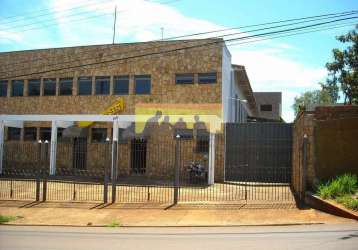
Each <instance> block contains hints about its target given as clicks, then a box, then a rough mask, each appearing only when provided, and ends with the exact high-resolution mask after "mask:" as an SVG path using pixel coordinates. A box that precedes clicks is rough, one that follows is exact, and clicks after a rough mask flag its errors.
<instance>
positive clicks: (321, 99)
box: [292, 84, 335, 115]
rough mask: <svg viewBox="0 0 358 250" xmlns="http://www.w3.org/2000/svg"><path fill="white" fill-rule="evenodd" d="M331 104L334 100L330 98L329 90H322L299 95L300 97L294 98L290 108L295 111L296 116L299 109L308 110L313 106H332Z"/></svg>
mask: <svg viewBox="0 0 358 250" xmlns="http://www.w3.org/2000/svg"><path fill="white" fill-rule="evenodd" d="M321 86H322V84H321ZM333 103H335V100H334V98H333V97H332V95H331V93H330V92H329V90H327V89H325V88H322V89H321V90H313V91H307V92H304V93H303V94H301V95H300V96H296V97H295V102H294V104H293V105H292V108H293V109H294V111H295V115H297V114H298V112H299V111H300V109H301V107H308V108H309V107H311V106H313V105H319V104H322V105H325V104H333Z"/></svg>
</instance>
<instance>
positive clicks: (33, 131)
mask: <svg viewBox="0 0 358 250" xmlns="http://www.w3.org/2000/svg"><path fill="white" fill-rule="evenodd" d="M36 137H37V128H34V127H28V128H24V141H36Z"/></svg>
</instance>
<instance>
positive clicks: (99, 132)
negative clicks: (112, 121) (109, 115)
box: [92, 128, 107, 143]
mask: <svg viewBox="0 0 358 250" xmlns="http://www.w3.org/2000/svg"><path fill="white" fill-rule="evenodd" d="M106 139H107V129H106V128H92V142H94V143H103V142H106Z"/></svg>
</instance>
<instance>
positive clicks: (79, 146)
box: [73, 137, 87, 169]
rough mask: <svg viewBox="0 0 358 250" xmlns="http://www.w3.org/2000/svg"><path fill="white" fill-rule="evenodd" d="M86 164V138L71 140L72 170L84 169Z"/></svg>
mask: <svg viewBox="0 0 358 250" xmlns="http://www.w3.org/2000/svg"><path fill="white" fill-rule="evenodd" d="M86 162H87V138H79V137H77V138H74V139H73V168H74V169H86Z"/></svg>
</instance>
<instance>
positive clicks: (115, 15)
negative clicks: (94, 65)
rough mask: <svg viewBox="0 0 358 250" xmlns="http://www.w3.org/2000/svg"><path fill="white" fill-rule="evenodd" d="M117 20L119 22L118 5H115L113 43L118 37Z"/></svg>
mask: <svg viewBox="0 0 358 250" xmlns="http://www.w3.org/2000/svg"><path fill="white" fill-rule="evenodd" d="M116 22H117V5H116V6H115V7H114V22H113V41H112V44H114V41H115V39H116Z"/></svg>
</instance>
